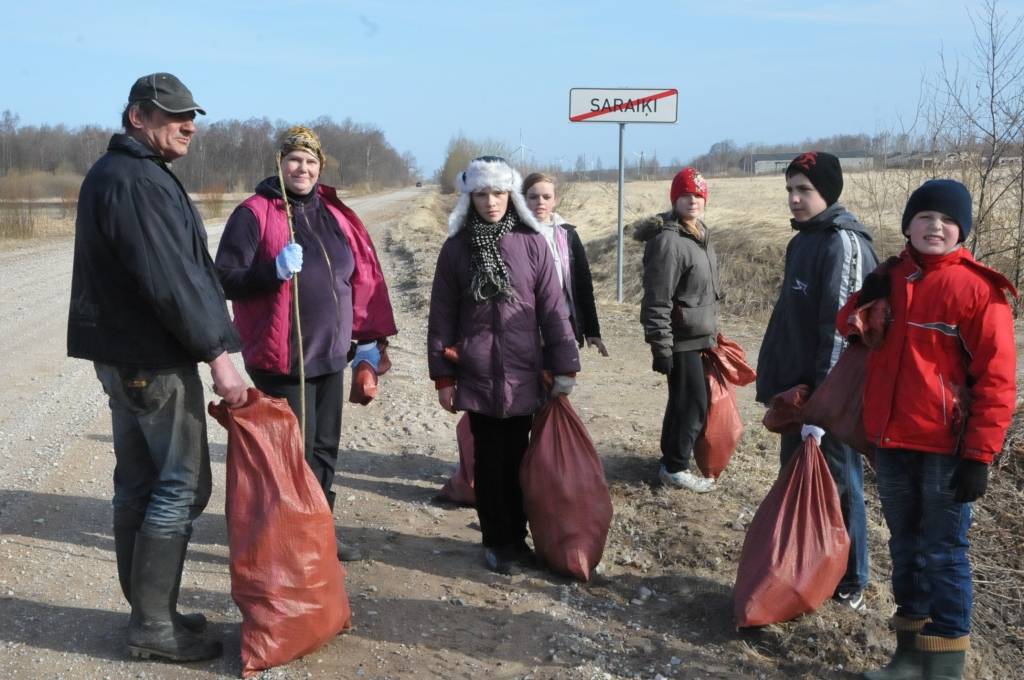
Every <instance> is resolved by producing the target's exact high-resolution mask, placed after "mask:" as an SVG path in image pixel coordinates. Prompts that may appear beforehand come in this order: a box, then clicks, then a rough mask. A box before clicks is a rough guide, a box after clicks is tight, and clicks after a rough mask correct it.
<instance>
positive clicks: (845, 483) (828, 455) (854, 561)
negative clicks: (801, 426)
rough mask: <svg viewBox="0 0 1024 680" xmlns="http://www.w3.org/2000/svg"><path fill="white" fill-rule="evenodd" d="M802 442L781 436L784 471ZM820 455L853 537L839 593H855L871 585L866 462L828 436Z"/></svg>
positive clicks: (781, 456) (823, 442)
mask: <svg viewBox="0 0 1024 680" xmlns="http://www.w3.org/2000/svg"><path fill="white" fill-rule="evenodd" d="M802 444H803V440H802V439H801V438H800V435H798V434H784V435H782V452H781V455H780V459H781V463H782V466H781V467H782V468H785V467H786V465H787V464H788V463H789V461H790V459H791V458H792V457H793V454H795V453H796V452H797V451H799V450H800V446H801V445H802ZM821 452H822V454H823V455H824V456H825V462H826V463H828V470H829V472H830V473H832V481H833V482H835V485H836V492H837V493H838V494H839V508H840V510H841V511H842V513H843V524H845V525H846V531H847V533H848V534H849V535H850V558H849V562H847V565H846V573H845V574H844V575H843V580H842V581H840V582H839V586H838V587H837V589H836V590H837V592H839V591H841V592H844V593H852V592H856V591H859V590H864V588H866V587H867V585H868V578H869V572H868V518H867V511H866V510H865V508H864V461H863V460H861V457H860V453H858V452H857V451H855V450H854V449H852V448H850V447H849V446H847V445H846V444H844V443H842V442H841V441H839V440H838V439H836V438H835V437H833V436H832V435H830V434H828V433H827V432H826V433H825V436H824V437H823V438H822V440H821Z"/></svg>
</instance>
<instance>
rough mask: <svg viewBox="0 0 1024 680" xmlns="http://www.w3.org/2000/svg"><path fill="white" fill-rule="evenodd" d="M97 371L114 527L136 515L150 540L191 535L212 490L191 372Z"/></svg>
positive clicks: (199, 392) (197, 386)
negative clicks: (103, 396)
mask: <svg viewBox="0 0 1024 680" xmlns="http://www.w3.org/2000/svg"><path fill="white" fill-rule="evenodd" d="M94 365H95V368H96V377H97V378H99V380H100V383H102V385H103V391H104V392H106V393H107V396H108V397H109V398H110V415H111V422H112V425H113V435H114V457H115V459H116V464H115V466H114V499H113V504H114V516H115V520H116V518H118V517H125V516H129V515H133V514H137V515H141V516H142V517H143V520H142V524H141V526H140V527H139V531H141V532H143V533H146V534H148V535H150V536H155V537H171V536H182V535H184V536H189V535H191V533H192V522H193V521H194V520H195V519H196V518H197V517H198V516H199V515H200V514H202V512H203V510H204V509H205V508H206V503H207V502H208V501H209V500H210V491H211V489H212V486H213V484H212V478H211V475H210V450H209V447H208V444H207V441H206V411H205V409H204V404H203V401H204V399H203V385H202V383H201V382H200V380H199V373H198V371H197V370H196V367H195V366H194V365H193V366H187V367H179V368H168V369H145V368H124V367H117V366H110V365H107V364H101V363H95V364H94Z"/></svg>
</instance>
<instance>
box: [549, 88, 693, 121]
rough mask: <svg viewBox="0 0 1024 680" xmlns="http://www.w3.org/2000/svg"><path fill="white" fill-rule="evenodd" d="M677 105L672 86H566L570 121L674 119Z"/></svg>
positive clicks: (677, 101)
mask: <svg viewBox="0 0 1024 680" xmlns="http://www.w3.org/2000/svg"><path fill="white" fill-rule="evenodd" d="M678 106H679V91H678V90H675V89H666V88H662V89H640V88H619V89H597V88H585V87H574V88H572V89H571V90H569V121H570V122H572V123H674V122H676V111H677V109H678Z"/></svg>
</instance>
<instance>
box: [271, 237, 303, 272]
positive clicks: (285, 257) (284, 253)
mask: <svg viewBox="0 0 1024 680" xmlns="http://www.w3.org/2000/svg"><path fill="white" fill-rule="evenodd" d="M274 265H275V266H276V267H277V278H279V279H281V280H282V281H287V280H288V279H290V278H292V277H293V276H294V275H295V274H297V273H298V272H301V271H302V246H300V245H299V244H298V243H289V244H288V245H286V246H285V247H284V248H282V249H281V252H279V253H278V254H277V259H275V260H274Z"/></svg>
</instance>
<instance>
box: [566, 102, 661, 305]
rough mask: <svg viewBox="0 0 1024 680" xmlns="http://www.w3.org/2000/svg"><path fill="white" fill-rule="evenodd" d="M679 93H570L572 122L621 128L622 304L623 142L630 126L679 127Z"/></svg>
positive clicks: (617, 287) (619, 275)
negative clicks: (639, 124) (634, 124)
mask: <svg viewBox="0 0 1024 680" xmlns="http://www.w3.org/2000/svg"><path fill="white" fill-rule="evenodd" d="M678 106H679V91H678V90H675V89H670V88H647V89H638V88H615V89H607V88H606V89H597V88H583V87H574V88H572V89H571V90H569V122H571V123H618V124H619V230H618V234H619V244H618V260H617V270H618V273H617V277H616V282H615V295H616V298H617V299H618V301H619V302H622V251H623V229H624V227H623V223H622V220H623V214H624V212H625V211H624V204H625V203H624V198H623V194H624V188H625V177H626V166H625V164H624V162H623V139H624V137H625V133H626V123H675V122H676V116H677V110H678Z"/></svg>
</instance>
